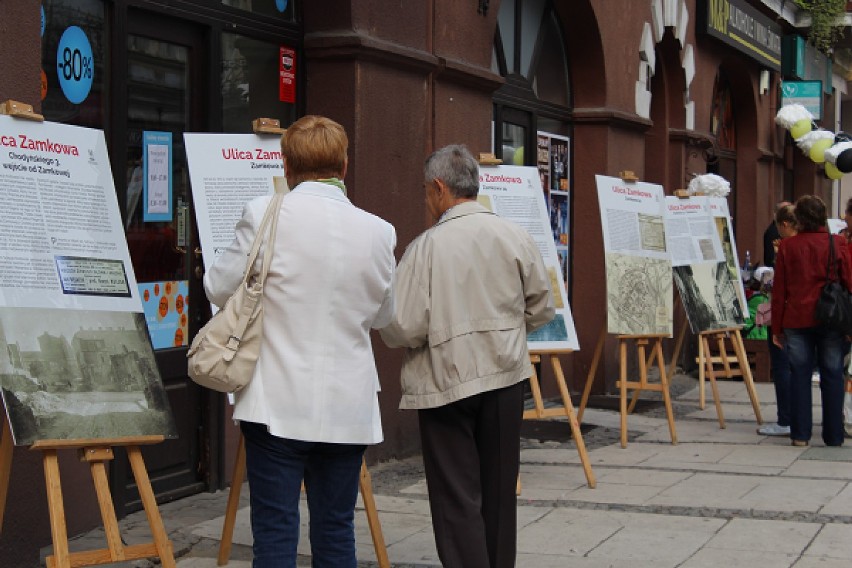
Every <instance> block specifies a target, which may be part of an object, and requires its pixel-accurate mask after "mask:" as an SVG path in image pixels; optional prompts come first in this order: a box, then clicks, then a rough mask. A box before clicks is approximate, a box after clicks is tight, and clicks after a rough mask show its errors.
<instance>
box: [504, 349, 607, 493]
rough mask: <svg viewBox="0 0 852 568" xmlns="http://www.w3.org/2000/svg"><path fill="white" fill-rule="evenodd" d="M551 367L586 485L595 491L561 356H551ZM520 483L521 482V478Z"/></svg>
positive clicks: (593, 478) (592, 474)
mask: <svg viewBox="0 0 852 568" xmlns="http://www.w3.org/2000/svg"><path fill="white" fill-rule="evenodd" d="M550 365H551V366H552V367H553V373H554V375H556V383H557V384H558V385H559V392H560V394H561V395H562V404H563V405H565V414H566V415H567V416H568V423H569V424H570V425H571V436H573V438H574V442H575V443H576V444H577V453H578V454H579V455H580V463H581V464H583V472H584V473H585V474H586V483H588V485H589V488H590V489H594V488H595V486H596V485H597V482H596V481H595V474H594V473H593V472H592V465H591V464H590V463H589V454H588V452H586V443H585V442H584V441H583V432H582V430H580V423H579V422H577V417H576V416H575V414H574V404H573V403H572V402H571V393H570V392H569V391H568V385H567V384H566V383H565V374H564V373H563V372H562V363H561V362H560V361H559V356H557V355H551V356H550ZM518 482H520V478H519V479H518Z"/></svg>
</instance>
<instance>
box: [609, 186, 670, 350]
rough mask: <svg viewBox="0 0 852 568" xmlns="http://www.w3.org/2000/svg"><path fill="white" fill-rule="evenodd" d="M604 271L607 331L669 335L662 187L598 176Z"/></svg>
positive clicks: (667, 272)
mask: <svg viewBox="0 0 852 568" xmlns="http://www.w3.org/2000/svg"><path fill="white" fill-rule="evenodd" d="M595 182H596V186H597V192H598V201H599V204H600V216H601V228H602V230H603V244H604V251H603V252H604V258H605V270H606V295H607V331H608V333H611V334H628V335H641V334H665V335H671V334H672V277H671V274H672V261H671V257H670V255H669V252H668V251H667V250H666V238H665V229H664V218H665V194H664V192H663V187H662V186H660V185H657V184H652V183H644V182H641V181H630V182H628V181H625V180H623V179H621V178H616V177H608V176H602V175H597V176H595Z"/></svg>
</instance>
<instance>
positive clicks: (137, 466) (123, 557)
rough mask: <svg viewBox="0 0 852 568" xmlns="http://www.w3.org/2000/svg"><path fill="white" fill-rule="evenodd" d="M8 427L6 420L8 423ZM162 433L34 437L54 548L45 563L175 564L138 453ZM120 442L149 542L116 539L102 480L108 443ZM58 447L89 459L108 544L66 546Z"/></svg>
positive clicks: (167, 567)
mask: <svg viewBox="0 0 852 568" xmlns="http://www.w3.org/2000/svg"><path fill="white" fill-rule="evenodd" d="M7 428H8V426H7ZM163 439H164V438H163V436H138V437H126V438H106V439H92V440H39V441H37V442H35V443H34V444H32V446H30V449H32V450H38V451H41V452H42V453H43V460H44V481H45V485H46V486H47V504H48V509H49V511H50V532H51V536H52V540H53V554H52V555H51V556H48V557H47V559H46V562H47V567H48V568H74V567H77V566H100V565H103V564H112V563H114V562H122V561H127V560H138V559H141V558H152V557H154V558H159V559H160V562H161V563H162V565H163V566H164V568H175V559H174V554H173V552H172V543H171V542H170V541H169V538H168V535H167V534H166V529H165V527H164V526H163V520H162V518H161V517H160V510H159V509H158V508H157V500H156V498H155V497H154V491H153V489H152V488H151V481H150V479H149V478H148V472H147V470H146V469H145V462H144V460H143V459H142V452H141V450H140V449H139V446H141V445H149V444H157V443H160V442H162V441H163ZM116 446H122V447H125V449H126V451H127V457H128V459H129V460H130V467H131V469H132V470H133V477H134V479H135V480H136V487H137V489H138V490H139V497H140V499H141V500H142V505H143V507H144V508H145V514H146V515H147V517H148V525H149V526H150V527H151V534H152V535H153V542H150V543H145V544H135V545H132V546H125V545H124V543H123V542H122V541H121V534H120V532H119V528H118V521H117V519H116V516H115V507H114V505H113V502H112V495H111V494H110V490H109V481H108V480H107V468H106V462H108V461H110V460H112V459H113V451H112V448H113V447H116ZM59 450H77V451H78V453H79V454H80V460H81V461H85V462H88V464H89V468H90V470H91V474H92V480H93V481H94V484H95V492H96V494H97V497H98V504H99V505H100V509H101V519H102V520H103V523H104V534H105V536H106V540H107V548H103V549H97V550H87V551H82V552H69V550H68V531H67V528H66V524H65V507H64V505H63V500H62V485H61V483H60V479H59V458H58V455H57V453H58V451H59Z"/></svg>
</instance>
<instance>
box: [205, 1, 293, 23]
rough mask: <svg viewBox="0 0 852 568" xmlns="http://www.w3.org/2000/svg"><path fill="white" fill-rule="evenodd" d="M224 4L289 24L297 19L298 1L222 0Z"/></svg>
mask: <svg viewBox="0 0 852 568" xmlns="http://www.w3.org/2000/svg"><path fill="white" fill-rule="evenodd" d="M222 4H223V5H225V6H231V7H233V8H238V9H240V10H245V11H247V12H252V13H254V14H260V15H262V16H273V17H275V18H280V19H283V20H286V21H289V22H292V21H294V20H295V19H296V6H295V4H296V0H222Z"/></svg>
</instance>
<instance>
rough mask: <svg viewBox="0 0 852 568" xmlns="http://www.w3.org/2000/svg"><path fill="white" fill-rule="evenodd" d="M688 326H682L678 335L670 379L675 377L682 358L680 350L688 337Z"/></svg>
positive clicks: (670, 367) (670, 366) (670, 369)
mask: <svg viewBox="0 0 852 568" xmlns="http://www.w3.org/2000/svg"><path fill="white" fill-rule="evenodd" d="M686 326H687V324H683V325H682V326H680V331H679V332H678V334H677V341H675V346H674V351H673V352H672V360H671V363H669V368H668V376H669V377H673V376H674V372H675V366H676V365H677V360H678V357H680V350H681V349H682V348H683V339H684V337H686Z"/></svg>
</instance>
